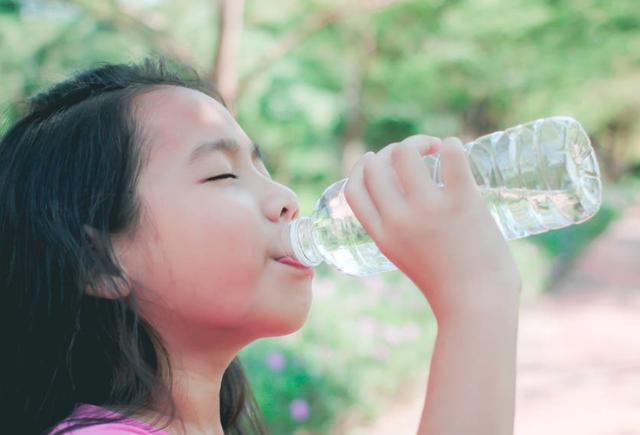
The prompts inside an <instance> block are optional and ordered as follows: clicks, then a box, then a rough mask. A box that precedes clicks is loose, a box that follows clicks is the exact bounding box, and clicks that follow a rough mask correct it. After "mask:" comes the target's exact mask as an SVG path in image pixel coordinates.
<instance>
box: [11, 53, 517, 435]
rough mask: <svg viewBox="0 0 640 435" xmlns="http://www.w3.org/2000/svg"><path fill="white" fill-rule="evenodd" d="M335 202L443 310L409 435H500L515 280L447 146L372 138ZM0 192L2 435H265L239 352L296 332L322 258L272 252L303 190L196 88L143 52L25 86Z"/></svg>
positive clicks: (509, 381) (457, 156) (508, 424)
mask: <svg viewBox="0 0 640 435" xmlns="http://www.w3.org/2000/svg"><path fill="white" fill-rule="evenodd" d="M439 150H441V152H442V159H443V160H442V170H443V181H444V184H445V187H444V188H443V189H442V190H440V189H438V188H437V186H436V185H435V184H434V183H433V181H431V175H430V173H429V170H428V168H427V167H426V165H424V164H423V163H422V162H421V159H420V156H421V155H426V154H428V153H434V152H438V151H439ZM345 195H346V199H347V201H348V203H349V205H350V206H351V207H352V209H353V211H354V213H355V215H356V217H357V218H358V219H359V220H360V222H361V223H362V224H363V226H364V228H365V229H366V230H367V231H368V233H369V234H370V235H371V237H372V238H373V239H374V241H375V242H376V243H377V244H378V246H379V247H380V249H381V251H382V253H383V254H385V256H387V257H388V258H389V259H390V260H391V261H393V262H394V264H396V265H397V266H398V268H399V269H400V270H401V271H402V272H403V273H405V274H406V275H407V276H408V277H409V278H410V279H411V280H412V281H413V282H414V283H415V284H416V286H417V287H418V288H419V290H420V291H421V292H422V293H423V294H424V296H425V297H426V298H427V300H428V302H429V304H430V305H431V308H432V310H433V313H434V315H435V317H436V319H437V322H438V337H437V341H436V346H435V351H434V355H433V358H432V363H431V375H430V379H429V384H428V388H427V395H426V401H425V408H424V411H423V415H422V418H421V421H420V424H419V429H418V431H419V433H420V434H439V435H442V434H471V433H473V434H487V435H489V434H491V435H496V434H508V433H511V431H512V425H513V401H514V379H515V373H514V366H515V345H516V329H517V318H518V300H519V290H520V274H519V272H518V270H517V268H516V265H515V263H514V261H513V258H512V256H511V255H510V252H509V249H508V246H507V244H506V242H505V240H504V238H503V237H502V235H501V234H500V232H499V230H498V228H497V226H496V225H495V222H494V221H493V218H492V217H491V215H490V213H489V211H488V209H487V208H486V205H485V203H484V201H483V199H482V197H481V196H480V192H479V189H478V188H477V186H476V184H475V182H474V180H473V176H472V174H471V171H470V168H469V166H468V163H467V160H466V157H465V154H464V151H463V149H462V147H461V144H460V142H459V141H458V140H457V139H454V138H449V139H446V140H445V141H443V142H441V141H440V140H439V139H437V138H433V137H429V136H424V135H418V136H412V137H410V138H408V139H406V140H404V141H402V142H399V143H393V144H390V145H388V146H387V147H385V148H384V149H382V150H381V151H379V152H378V153H373V152H368V153H366V154H365V155H364V156H362V158H361V159H360V160H359V161H358V162H357V164H356V165H354V167H353V169H352V171H351V173H350V176H349V181H348V183H347V185H346V189H345ZM0 204H1V205H2V206H1V207H0V290H1V291H2V295H3V300H4V303H3V307H4V308H5V313H4V315H3V319H5V320H6V322H7V324H6V325H5V327H4V328H3V334H4V338H3V347H4V349H5V353H4V355H5V358H4V360H5V362H6V364H7V365H6V367H5V370H3V372H2V386H1V389H0V394H1V401H2V403H1V405H2V407H1V408H0V409H2V413H3V419H2V420H3V425H4V426H3V427H4V428H11V429H8V433H16V434H56V435H58V434H63V433H75V434H82V435H89V434H126V433H136V434H148V433H158V434H164V435H166V434H172V435H173V434H190V435H192V434H193V435H195V434H216V435H219V434H223V433H225V434H254V433H265V432H266V429H265V427H264V424H263V423H262V422H261V419H260V416H259V410H258V407H257V405H256V403H255V399H254V398H253V395H252V393H251V390H250V388H249V386H248V384H247V378H246V377H245V374H244V373H243V370H242V367H241V365H240V362H239V361H238V359H237V358H236V355H237V353H238V352H239V351H240V350H241V349H242V348H243V347H244V346H246V345H247V344H249V343H251V342H252V341H254V340H256V339H257V338H260V337H268V336H278V335H284V334H289V333H292V332H294V331H295V330H297V329H299V328H300V327H301V326H302V325H303V323H304V321H305V318H306V316H307V313H308V311H309V306H310V303H311V281H312V276H313V270H312V269H300V268H296V267H292V266H290V265H287V264H285V263H284V262H281V261H278V259H280V258H282V257H284V256H287V255H288V252H287V251H286V247H284V246H282V245H281V243H280V241H281V240H283V239H282V237H283V235H285V231H286V228H287V224H289V223H290V222H291V221H292V220H293V219H296V218H297V217H298V215H299V210H298V203H297V200H296V196H295V194H294V193H293V192H292V191H291V190H290V189H289V188H287V187H286V186H283V185H281V184H280V183H278V182H277V181H275V180H273V179H272V178H271V176H270V174H269V172H268V171H267V169H266V167H265V166H264V163H263V162H262V159H261V156H260V151H259V149H258V147H257V146H256V145H255V144H254V143H253V142H252V140H251V139H250V138H249V137H247V135H246V134H245V132H244V131H243V130H242V129H241V127H240V126H239V125H238V124H237V122H236V121H235V120H234V118H233V117H232V116H231V115H230V113H229V112H228V111H227V110H226V109H225V106H224V103H223V101H222V99H221V98H220V97H219V96H218V95H217V94H216V93H215V92H214V91H213V90H212V89H210V88H209V87H207V85H206V83H203V82H200V81H198V80H197V77H196V76H195V75H194V74H189V75H186V73H182V74H179V73H178V72H172V71H170V70H169V69H168V68H167V66H166V65H165V64H164V63H163V62H162V61H149V60H146V61H145V62H144V63H142V64H137V65H110V64H106V65H103V66H100V67H97V68H94V69H90V70H87V71H84V72H81V73H79V74H77V75H75V76H74V77H72V78H70V79H68V80H66V81H64V82H62V83H59V84H57V85H55V86H54V87H52V88H51V89H49V90H48V91H46V92H44V93H41V94H39V95H37V96H35V97H34V98H32V99H31V102H30V106H29V108H28V111H27V113H26V114H25V115H24V117H23V118H21V119H20V120H18V122H17V123H16V124H15V125H13V126H12V127H11V128H10V129H9V130H8V131H7V132H6V134H5V135H4V137H3V139H2V142H1V143H0Z"/></svg>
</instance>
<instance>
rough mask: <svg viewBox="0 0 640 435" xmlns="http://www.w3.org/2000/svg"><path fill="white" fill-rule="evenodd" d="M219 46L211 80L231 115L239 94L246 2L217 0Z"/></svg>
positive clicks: (240, 0)
mask: <svg viewBox="0 0 640 435" xmlns="http://www.w3.org/2000/svg"><path fill="white" fill-rule="evenodd" d="M217 2H218V44H217V48H216V57H215V61H214V64H213V68H212V70H211V73H210V74H209V78H210V79H211V80H212V81H213V82H214V83H215V84H216V86H217V87H218V90H219V91H220V94H221V95H222V98H224V101H225V103H226V104H227V107H228V108H229V111H230V112H231V113H234V111H235V101H236V96H237V92H238V62H237V60H238V51H239V49H240V38H241V36H242V26H243V13H244V0H217Z"/></svg>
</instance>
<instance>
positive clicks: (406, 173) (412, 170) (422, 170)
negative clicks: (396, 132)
mask: <svg viewBox="0 0 640 435" xmlns="http://www.w3.org/2000/svg"><path fill="white" fill-rule="evenodd" d="M391 159H392V164H393V167H394V168H395V172H396V173H397V174H398V181H399V182H400V185H401V186H402V189H403V190H404V192H405V196H406V197H407V200H411V199H413V198H433V197H435V196H436V195H438V194H439V188H438V186H437V185H436V183H435V182H434V181H433V178H432V174H431V171H430V170H429V166H428V165H427V164H426V163H425V162H424V161H423V156H422V155H421V154H420V153H419V148H418V147H416V146H412V145H411V144H405V143H404V142H403V143H401V144H399V146H397V147H394V148H393V150H392V152H391Z"/></svg>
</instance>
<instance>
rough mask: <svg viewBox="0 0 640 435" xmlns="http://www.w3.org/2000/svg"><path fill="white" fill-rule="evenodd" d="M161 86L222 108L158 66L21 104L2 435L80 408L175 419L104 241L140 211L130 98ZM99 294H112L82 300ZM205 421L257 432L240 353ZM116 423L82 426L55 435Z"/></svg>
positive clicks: (1, 186) (5, 180)
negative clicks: (214, 415)
mask: <svg viewBox="0 0 640 435" xmlns="http://www.w3.org/2000/svg"><path fill="white" fill-rule="evenodd" d="M160 85H175V86H183V87H188V88H191V89H196V90H199V91H202V92H205V93H207V94H208V95H210V96H212V97H213V98H215V99H216V100H218V101H220V102H221V103H222V104H224V101H223V100H222V98H221V97H220V96H219V94H218V93H217V92H216V91H215V88H214V86H213V85H212V84H211V83H209V82H206V81H204V80H200V78H199V77H198V75H197V73H195V71H194V70H193V69H192V68H190V67H186V66H183V65H177V64H170V63H169V62H168V61H166V60H164V59H162V58H157V59H150V58H147V59H145V60H144V61H142V62H140V63H136V64H99V65H97V66H94V67H92V68H90V69H87V70H84V71H80V72H77V73H75V74H74V75H73V76H72V77H70V78H68V79H67V80H65V81H62V82H60V83H58V84H56V85H54V86H53V87H51V88H50V89H48V90H46V91H44V92H42V93H40V94H38V95H36V96H34V97H33V98H31V99H30V101H29V102H28V107H27V110H26V113H24V114H23V116H22V117H21V118H20V119H18V120H17V122H16V123H15V124H14V125H13V126H11V128H9V129H8V130H7V132H6V133H5V135H4V136H3V137H2V139H1V141H0V292H2V293H1V296H2V307H3V312H2V313H1V314H2V317H3V324H4V325H3V332H2V337H3V340H2V349H3V355H4V357H3V359H4V362H5V364H4V370H3V371H2V374H0V378H1V381H0V409H2V413H3V418H2V420H3V421H2V424H3V426H4V427H5V428H6V427H15V428H19V429H18V431H17V432H13V433H18V432H19V433H23V434H48V433H50V432H51V431H52V429H53V428H54V427H55V425H56V424H57V423H59V422H60V421H61V420H63V419H64V418H66V417H67V416H68V415H69V414H70V413H72V412H73V410H74V408H75V406H76V405H77V404H79V403H88V404H94V405H98V406H103V407H107V408H111V409H114V410H116V409H117V411H118V412H119V413H121V414H123V417H122V418H124V417H128V416H131V415H134V414H136V413H138V412H140V411H143V410H147V409H150V408H151V407H152V406H154V405H153V404H157V403H166V404H167V406H166V408H163V409H162V410H161V411H162V412H161V415H165V416H167V417H168V419H167V421H168V423H169V422H171V421H172V420H173V419H174V418H175V415H176V408H175V403H174V402H173V400H172V399H171V390H170V386H171V385H172V384H171V369H170V365H169V364H168V362H169V358H168V354H167V351H166V348H165V347H164V346H163V344H162V341H161V340H160V337H159V335H158V333H157V332H156V331H154V329H153V328H152V327H151V325H150V324H149V323H148V322H146V321H145V320H144V318H142V316H139V315H138V312H137V303H136V296H135V292H134V291H133V290H131V291H130V292H129V293H128V295H127V296H126V297H122V296H123V293H122V292H121V286H122V284H123V283H126V285H128V286H132V284H133V282H132V281H130V278H129V277H127V276H126V275H125V274H124V272H123V270H122V268H121V266H120V265H119V264H118V261H117V259H116V257H115V255H114V252H113V248H112V245H111V239H110V237H111V236H112V235H114V234H118V233H120V232H124V231H125V230H126V231H131V230H133V231H135V229H136V228H137V225H138V224H139V220H140V211H141V207H142V205H141V202H140V198H138V196H137V195H136V183H137V180H138V177H139V174H140V171H141V169H142V168H143V167H144V166H143V165H144V164H145V162H146V158H147V157H148V154H147V152H145V147H144V146H143V141H142V140H141V134H140V127H139V126H138V125H136V122H135V119H134V113H133V108H132V104H131V100H132V97H134V96H136V95H140V94H141V93H144V92H149V91H151V90H153V89H154V88H155V87H157V86H160ZM87 228H90V231H89V232H88V231H87ZM99 288H100V289H105V288H106V289H107V291H110V292H112V293H111V294H112V295H113V296H114V297H113V298H104V297H96V296H92V295H91V294H88V293H87V292H86V289H99ZM130 288H131V287H130ZM161 362H163V363H164V364H160V363H161ZM165 367H166V368H167V370H164V368H165ZM212 412H220V415H221V420H222V426H223V429H224V431H225V433H227V434H248V433H259V434H262V433H265V431H266V428H265V427H264V423H263V419H262V415H261V414H260V410H259V407H258V405H257V403H256V400H255V397H254V396H253V393H252V391H251V388H250V386H249V382H248V380H247V376H246V374H245V372H244V370H243V367H242V364H241V362H240V361H239V359H238V358H237V357H236V358H235V359H234V360H233V361H232V363H231V364H230V365H229V367H228V368H227V370H226V371H225V373H224V376H223V379H222V386H221V391H220V409H219V410H217V409H216V410H212ZM116 420H118V419H117V418H115V417H110V418H98V419H90V418H84V419H79V420H77V421H75V423H74V424H73V425H72V426H69V427H68V428H66V429H65V430H63V431H60V432H57V434H62V433H66V432H67V431H70V430H72V429H77V428H79V427H84V426H88V425H92V424H96V423H105V422H108V421H116ZM168 423H167V424H168ZM163 427H166V426H163Z"/></svg>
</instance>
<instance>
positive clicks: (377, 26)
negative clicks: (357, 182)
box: [0, 0, 640, 434]
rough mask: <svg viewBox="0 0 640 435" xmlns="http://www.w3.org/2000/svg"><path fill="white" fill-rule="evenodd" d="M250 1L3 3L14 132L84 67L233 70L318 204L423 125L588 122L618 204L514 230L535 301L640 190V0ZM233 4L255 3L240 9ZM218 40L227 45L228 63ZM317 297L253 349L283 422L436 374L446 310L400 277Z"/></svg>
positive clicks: (0, 70)
mask: <svg viewBox="0 0 640 435" xmlns="http://www.w3.org/2000/svg"><path fill="white" fill-rule="evenodd" d="M234 5H235V6H234ZM234 5H231V2H230V1H225V0H220V1H212V0H190V1H180V2H179V1H177V0H137V1H134V0H119V1H118V0H103V1H99V2H95V1H91V0H69V1H55V2H54V1H47V0H23V1H20V0H0V77H1V78H2V82H1V83H0V104H2V106H1V107H0V108H1V110H2V123H3V125H5V126H6V125H9V124H10V123H11V122H12V120H14V119H15V118H16V117H17V116H18V115H19V114H20V112H21V110H22V107H23V106H21V105H20V104H19V103H20V102H21V101H23V100H24V99H25V98H27V97H28V96H29V95H31V94H33V93H34V92H36V91H38V90H40V89H42V88H43V87H45V86H47V85H49V84H52V83H53V82H56V81H58V80H60V79H63V78H65V77H66V76H67V75H68V74H70V73H71V72H72V71H74V70H76V69H78V68H83V67H87V66H90V65H93V64H95V63H96V62H103V61H109V62H114V61H117V62H122V61H124V62H128V61H135V60H138V59H140V58H141V57H143V56H145V55H149V54H163V55H166V56H168V57H170V58H173V59H176V60H178V61H181V62H186V63H189V64H191V65H193V66H194V67H195V68H196V69H197V70H198V71H199V72H200V73H201V74H202V75H203V76H206V77H211V78H213V79H216V80H217V81H219V83H220V84H221V89H222V91H223V93H224V94H225V97H226V98H227V101H228V102H229V104H230V106H231V107H232V108H233V110H234V111H235V114H236V116H237V119H238V120H239V122H240V124H241V125H242V126H243V127H244V129H245V130H246V131H247V133H248V134H249V136H251V137H252V138H253V139H254V140H255V141H256V142H258V143H259V144H260V145H261V147H262V148H263V149H264V150H265V155H266V160H267V166H268V168H269V170H270V171H271V173H272V174H273V176H274V178H276V179H278V180H279V181H281V182H283V183H285V184H287V185H289V186H291V187H292V188H293V189H294V190H295V191H296V192H297V194H298V197H299V200H300V204H301V213H302V214H303V215H309V214H311V212H312V211H313V207H314V204H315V201H316V199H317V198H318V197H319V195H320V193H321V192H322V191H323V190H324V188H325V187H326V186H328V185H329V184H330V183H332V182H333V181H335V180H337V179H339V178H343V177H345V176H346V175H347V173H348V170H349V169H350V168H351V166H352V165H353V163H354V162H355V160H357V158H358V157H359V156H360V155H361V154H362V153H364V152H365V151H366V150H369V149H370V150H378V149H380V148H382V147H384V146H385V145H386V144H388V143H390V142H392V141H397V140H401V139H402V138H404V137H406V136H407V135H411V134H415V133H419V132H424V133H428V134H432V135H439V136H447V135H456V136H460V137H462V138H463V139H465V140H471V139H472V138H474V137H477V136H479V135H482V134H486V133H489V132H491V131H495V130H498V129H504V128H506V127H509V126H511V125H515V124H519V123H522V122H526V121H529V120H532V119H535V118H538V117H545V116H551V115H570V116H573V117H575V118H576V119H578V120H579V121H581V123H582V124H583V125H584V126H585V128H586V129H587V130H588V132H589V134H590V136H591V138H592V142H593V144H594V147H595V148H596V153H597V155H598V158H599V161H600V167H601V171H602V173H603V182H604V188H605V191H604V203H603V206H602V208H601V210H600V212H599V213H598V214H597V215H596V216H595V217H594V218H592V219H591V220H589V221H587V222H585V223H584V224H581V225H576V226H572V227H568V228H565V229H562V230H558V231H553V232H549V233H545V234H541V235H537V236H533V237H529V238H527V239H522V240H516V241H511V242H509V243H510V246H511V247H512V248H513V252H514V255H515V256H516V259H517V261H518V264H519V266H520V267H521V270H522V273H523V276H524V281H525V289H524V294H525V303H526V301H527V300H529V299H531V298H534V297H535V295H536V294H538V293H540V292H543V291H548V290H549V289H550V288H552V286H553V282H554V281H555V280H557V279H558V278H559V277H561V276H562V274H563V272H564V271H566V270H567V268H568V267H570V265H571V261H572V260H573V259H574V258H575V257H576V255H578V254H579V253H580V252H581V250H582V249H584V247H585V246H586V245H587V244H588V243H589V241H590V240H592V239H593V237H595V236H596V235H597V234H598V233H600V232H601V231H603V230H604V229H605V228H606V226H607V225H608V224H609V222H611V221H612V220H613V219H615V218H616V217H617V216H618V214H619V213H620V211H621V210H622V209H624V207H626V205H627V204H629V201H630V200H631V198H632V196H633V195H634V193H635V192H637V190H638V187H639V185H640V183H639V181H638V175H639V173H640V122H638V115H639V114H640V8H638V5H637V0H617V1H615V2H610V1H605V0H566V1H558V0H526V1H525V0H474V1H471V0H449V1H444V0H443V1H435V0H405V1H403V0H358V1H356V0H349V1H340V0H306V1H299V0H297V1H294V0H279V1H277V2H273V1H259V0H247V1H246V2H245V1H241V0H235V2H234ZM232 6H233V7H235V8H236V9H237V8H240V11H239V13H236V14H235V15H229V16H227V15H225V13H226V12H225V11H227V12H228V11H229V9H230V8H232ZM225 17H226V18H225ZM222 18H224V20H222V21H221V19H222ZM221 22H225V23H226V27H225V28H223V26H221V24H220V23H221ZM221 47H226V48H227V49H228V50H229V51H228V53H229V57H226V58H219V56H216V54H219V53H220V52H221V50H222V48H221ZM314 299H315V304H314V306H313V308H312V311H311V314H310V318H309V321H308V323H307V325H306V326H305V327H304V328H303V329H302V330H300V331H299V332H297V333H295V334H293V335H291V336H288V337H282V338H277V339H275V338H274V339H265V340H260V341H258V342H256V343H255V344H253V345H252V346H250V347H248V348H247V349H245V351H243V353H242V358H243V360H244V362H245V364H246V366H247V368H248V370H249V373H250V377H251V379H252V382H253V385H254V388H255V392H256V395H257V397H258V399H259V401H260V403H261V406H262V408H263V410H264V412H265V415H266V417H267V420H268V422H269V425H270V427H271V428H272V431H273V433H277V434H287V433H298V434H302V433H338V432H340V431H345V432H348V425H345V424H344V421H345V419H346V418H347V417H346V416H347V415H348V420H349V421H354V419H355V420H358V419H368V418H372V417H373V416H375V413H376V412H377V411H379V410H380V409H382V407H383V406H384V405H385V403H387V402H388V401H389V400H390V399H389V397H392V396H393V394H394V392H395V391H397V390H398V389H399V388H400V386H402V385H403V384H404V383H406V382H408V381H410V379H412V377H413V376H414V375H415V374H416V373H420V372H424V371H425V370H426V367H427V361H428V358H429V352H430V348H431V345H432V340H433V336H434V324H433V319H432V316H431V315H430V312H429V308H428V305H427V304H426V302H425V301H424V300H423V298H422V296H420V294H419V292H418V291H416V289H415V287H414V286H412V284H411V283H410V282H409V281H408V280H407V279H406V278H405V277H404V276H403V275H402V274H400V273H399V272H397V271H394V272H387V273H384V274H380V275H377V276H374V277H369V278H366V279H363V278H355V277H349V276H345V275H341V274H339V273H336V272H335V271H333V270H331V269H330V268H328V267H326V266H324V265H323V266H320V267H319V268H318V274H317V278H316V280H315V282H314ZM354 416H355V417H354Z"/></svg>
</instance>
